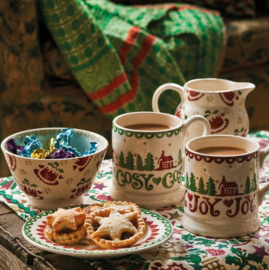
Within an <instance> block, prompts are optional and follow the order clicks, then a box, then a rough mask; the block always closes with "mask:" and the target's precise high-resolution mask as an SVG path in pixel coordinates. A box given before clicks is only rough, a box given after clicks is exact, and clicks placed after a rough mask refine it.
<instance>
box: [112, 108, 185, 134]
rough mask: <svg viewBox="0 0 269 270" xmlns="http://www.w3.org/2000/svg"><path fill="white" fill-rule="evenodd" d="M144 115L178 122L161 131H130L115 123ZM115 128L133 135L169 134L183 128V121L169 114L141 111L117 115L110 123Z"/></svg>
mask: <svg viewBox="0 0 269 270" xmlns="http://www.w3.org/2000/svg"><path fill="white" fill-rule="evenodd" d="M143 114H144V115H145V114H150V115H164V116H165V117H170V118H173V119H175V120H176V121H178V122H179V124H178V125H176V126H174V127H172V128H169V129H162V130H139V129H130V128H126V127H123V126H122V125H120V124H118V123H116V121H118V120H119V119H121V118H123V117H128V116H130V115H134V116H135V115H143ZM113 125H114V126H116V127H117V128H119V129H122V130H125V131H131V132H135V133H166V132H169V131H174V130H177V129H179V128H182V126H183V121H182V120H181V119H180V118H179V117H177V116H175V115H173V114H169V113H162V112H147V111H141V112H129V113H124V114H121V115H118V116H117V117H115V118H114V119H113V121H112V126H113Z"/></svg>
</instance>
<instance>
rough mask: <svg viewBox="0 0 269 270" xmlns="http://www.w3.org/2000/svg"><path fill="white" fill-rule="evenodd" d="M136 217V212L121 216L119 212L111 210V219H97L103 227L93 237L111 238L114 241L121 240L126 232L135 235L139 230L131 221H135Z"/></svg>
mask: <svg viewBox="0 0 269 270" xmlns="http://www.w3.org/2000/svg"><path fill="white" fill-rule="evenodd" d="M136 216H137V213H136V212H132V213H127V214H123V215H121V214H120V213H119V212H117V211H116V210H115V209H113V210H111V212H110V214H109V217H105V218H103V217H95V218H94V220H95V221H97V222H98V223H99V224H100V225H101V226H100V227H99V228H98V230H97V231H96V232H94V233H93V235H92V236H93V237H96V236H101V237H102V236H103V237H105V236H110V238H111V239H112V240H120V239H121V235H122V234H123V233H124V232H129V233H131V234H135V233H137V229H136V228H135V226H134V225H133V224H132V223H131V220H133V219H134V218H135V217H136Z"/></svg>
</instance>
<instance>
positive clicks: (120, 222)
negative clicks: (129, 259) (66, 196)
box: [45, 201, 146, 249]
mask: <svg viewBox="0 0 269 270" xmlns="http://www.w3.org/2000/svg"><path fill="white" fill-rule="evenodd" d="M145 230H146V225H145V222H144V220H143V218H142V217H141V212H140V208H139V207H138V206H137V205H136V204H134V203H130V202H121V201H118V202H116V201H109V202H105V203H94V204H92V205H90V206H87V207H86V208H84V209H83V210H81V208H80V207H76V208H72V209H68V210H65V209H62V208H59V209H58V210H57V211H56V212H55V213H53V214H51V215H48V216H47V226H46V229H45V234H46V236H47V237H48V238H49V239H50V240H52V241H54V242H57V243H58V244H61V245H72V244H74V243H76V242H78V241H79V240H80V239H82V238H86V237H87V238H89V239H91V240H92V241H94V243H95V244H97V245H98V246H99V247H101V248H104V249H113V248H122V247H129V246H131V245H133V244H134V243H136V242H137V241H138V240H139V239H140V238H141V237H142V236H143V234H144V233H145Z"/></svg>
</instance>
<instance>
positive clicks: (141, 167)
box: [136, 154, 144, 171]
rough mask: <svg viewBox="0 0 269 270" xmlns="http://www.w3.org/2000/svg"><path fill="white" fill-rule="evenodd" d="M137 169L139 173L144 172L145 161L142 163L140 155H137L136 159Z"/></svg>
mask: <svg viewBox="0 0 269 270" xmlns="http://www.w3.org/2000/svg"><path fill="white" fill-rule="evenodd" d="M136 169H137V170H138V171H143V170H144V169H143V161H142V158H141V156H140V155H139V154H138V155H137V158H136Z"/></svg>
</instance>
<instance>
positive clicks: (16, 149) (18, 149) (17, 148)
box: [7, 138, 24, 155]
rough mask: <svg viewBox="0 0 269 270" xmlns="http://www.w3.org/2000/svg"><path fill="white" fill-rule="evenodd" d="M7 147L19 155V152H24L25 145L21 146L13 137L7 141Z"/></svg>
mask: <svg viewBox="0 0 269 270" xmlns="http://www.w3.org/2000/svg"><path fill="white" fill-rule="evenodd" d="M7 147H8V149H9V151H10V152H12V153H13V154H16V155H18V154H19V152H22V151H23V149H24V146H20V145H17V144H16V142H15V140H14V138H11V139H10V140H8V141H7Z"/></svg>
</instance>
